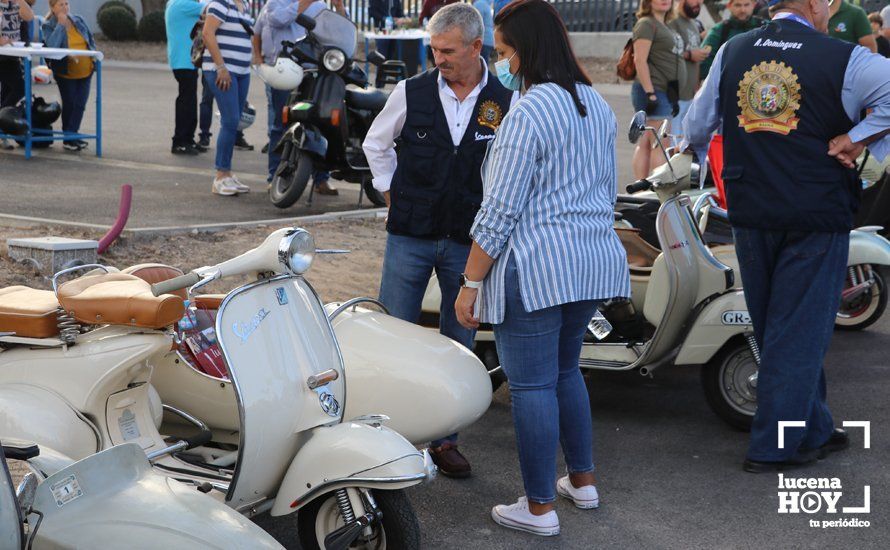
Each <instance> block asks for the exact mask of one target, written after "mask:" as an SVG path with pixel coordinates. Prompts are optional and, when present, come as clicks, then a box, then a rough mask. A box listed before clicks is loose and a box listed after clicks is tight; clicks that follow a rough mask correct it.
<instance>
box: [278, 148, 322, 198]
mask: <svg viewBox="0 0 890 550" xmlns="http://www.w3.org/2000/svg"><path fill="white" fill-rule="evenodd" d="M286 147H287V148H286V149H285V151H284V154H282V155H281V163H280V164H279V165H278V169H277V170H275V175H274V176H273V177H272V186H271V187H270V188H269V199H270V200H271V201H272V204H274V205H275V206H277V207H278V208H288V207H290V206H292V205H293V204H294V203H295V202H297V201H298V200H300V196H302V195H303V191H305V190H306V185H307V184H308V183H309V178H310V177H311V176H312V168H313V166H312V159H311V158H309V156H308V155H306V154H304V153H303V152H302V151H296V152H293V153H292V152H291V149H290V147H292V146H291V145H290V144H288V145H287V146H286Z"/></svg>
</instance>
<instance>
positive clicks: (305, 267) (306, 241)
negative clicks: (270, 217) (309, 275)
mask: <svg viewBox="0 0 890 550" xmlns="http://www.w3.org/2000/svg"><path fill="white" fill-rule="evenodd" d="M314 258H315V239H313V238H312V235H310V234H309V232H308V231H306V230H305V229H294V230H293V232H291V233H288V234H287V235H285V237H284V238H283V239H281V244H279V245H278V261H279V262H281V265H282V266H284V268H285V270H287V271H288V272H290V273H293V274H294V275H302V274H303V273H306V272H307V271H309V266H311V265H312V260H313V259H314Z"/></svg>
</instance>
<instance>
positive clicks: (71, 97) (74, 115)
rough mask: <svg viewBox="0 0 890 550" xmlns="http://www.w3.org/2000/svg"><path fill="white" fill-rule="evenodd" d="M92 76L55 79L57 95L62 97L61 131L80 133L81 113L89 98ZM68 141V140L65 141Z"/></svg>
mask: <svg viewBox="0 0 890 550" xmlns="http://www.w3.org/2000/svg"><path fill="white" fill-rule="evenodd" d="M92 80H93V77H92V76H88V77H86V78H76V79H70V78H57V79H56V83H57V84H58V85H59V95H60V96H61V97H62V131H64V132H70V133H72V134H76V133H78V132H80V123H81V121H82V120H83V112H84V110H86V108H87V100H88V99H89V98H90V82H91V81H92ZM66 141H69V140H66Z"/></svg>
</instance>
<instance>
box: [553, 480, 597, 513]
mask: <svg viewBox="0 0 890 550" xmlns="http://www.w3.org/2000/svg"><path fill="white" fill-rule="evenodd" d="M556 492H557V494H559V496H561V497H565V498H567V499H569V500H571V501H572V502H574V503H575V506H576V507H578V508H581V509H582V510H589V509H591V508H599V507H600V496H599V493H597V492H596V485H585V486H584V487H580V488H577V489H576V488H575V486H574V485H572V482H571V481H569V476H564V477H561V478H559V479H558V480H557V481H556Z"/></svg>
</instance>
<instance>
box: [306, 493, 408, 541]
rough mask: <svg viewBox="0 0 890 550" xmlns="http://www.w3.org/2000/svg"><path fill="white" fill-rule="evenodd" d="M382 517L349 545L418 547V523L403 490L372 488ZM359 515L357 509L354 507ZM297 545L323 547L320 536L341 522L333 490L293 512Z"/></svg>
mask: <svg viewBox="0 0 890 550" xmlns="http://www.w3.org/2000/svg"><path fill="white" fill-rule="evenodd" d="M374 500H375V501H376V502H377V507H378V508H379V509H380V512H382V514H383V518H382V519H381V520H380V521H378V522H377V523H375V524H373V531H372V533H371V535H370V536H368V537H364V536H361V537H359V539H358V540H356V541H355V542H354V543H353V544H352V545H350V546H349V548H367V549H371V548H386V549H388V550H389V549H398V550H408V549H412V550H413V549H419V548H420V523H419V522H418V521H417V515H416V514H415V513H414V507H413V506H411V501H410V500H408V495H407V494H406V493H405V491H404V490H398V491H379V490H378V491H374ZM354 512H355V513H356V515H359V511H358V510H354ZM297 514H298V516H297V522H298V524H299V525H298V527H297V529H298V534H299V537H300V545H301V546H302V548H304V549H305V550H316V549H321V548H324V547H325V544H324V539H325V537H326V536H328V535H329V534H330V533H332V532H333V531H335V530H336V529H339V528H340V527H342V526H343V525H344V523H343V517H342V516H341V515H340V509H339V508H338V507H337V498H336V496H335V494H334V493H327V494H325V495H322V496H320V497H319V498H317V499H315V500H314V501H312V502H310V503H309V504H307V505H306V507H305V508H303V509H301V510H300V511H299V512H297Z"/></svg>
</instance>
